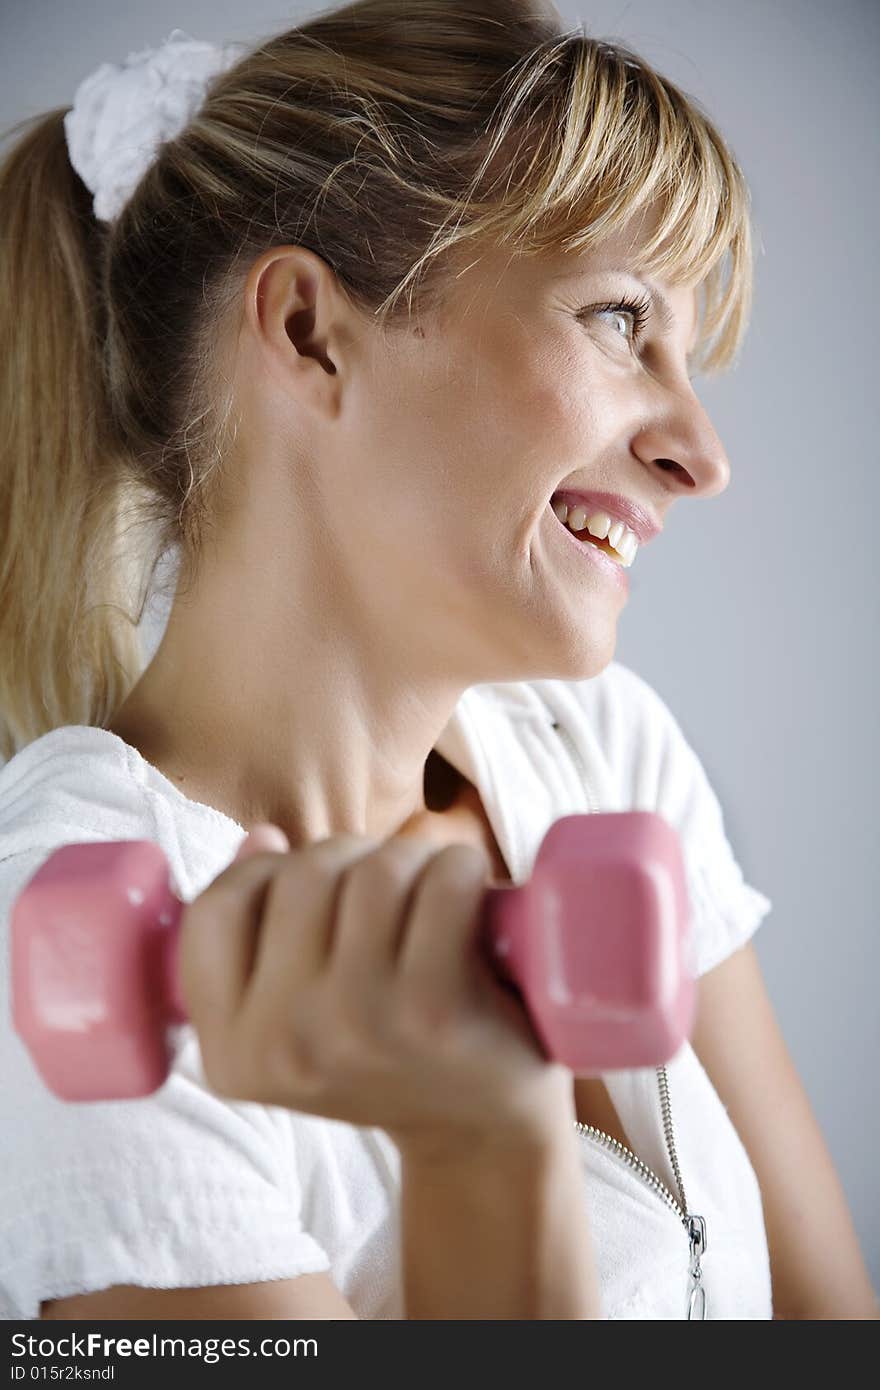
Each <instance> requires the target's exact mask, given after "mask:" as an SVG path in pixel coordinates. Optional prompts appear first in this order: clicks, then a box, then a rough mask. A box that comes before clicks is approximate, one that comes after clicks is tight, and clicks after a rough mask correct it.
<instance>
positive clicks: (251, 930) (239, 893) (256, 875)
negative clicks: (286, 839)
mask: <svg viewBox="0 0 880 1390" xmlns="http://www.w3.org/2000/svg"><path fill="white" fill-rule="evenodd" d="M277 833H278V834H280V833H281V832H277ZM248 838H249V837H246V838H245V840H244V841H243V842H242V844H241V845H240V846H239V850H238V853H237V855H236V857H235V859H234V860H233V861H232V862H231V863H230V864H228V865H227V867H226V868H225V869H224V870H223V871H222V872H221V873H220V874H218V875H217V877H216V878H215V879H214V880H213V882H211V883H209V884H208V886H207V888H205V889H204V890H203V891H202V893H200V894H199V895H198V897H196V898H194V899H193V900H192V902H190V903H187V904H186V905H185V906H184V910H183V913H182V915H181V921H180V936H179V940H178V971H179V975H180V981H181V986H182V989H183V995H184V999H185V1001H186V1003H187V1007H188V1010H189V1012H190V1015H191V1016H192V1018H193V1021H194V1022H195V1023H198V1022H199V1021H200V1020H205V1021H207V1020H208V1019H209V1018H213V1019H216V1020H217V1022H218V1025H219V1026H222V1025H223V1024H224V1023H225V1022H226V1021H227V1020H229V1019H231V1018H232V1017H234V1014H235V1012H236V1010H237V1008H238V1007H239V1004H240V1002H241V998H242V995H243V992H244V990H245V988H246V986H247V981H248V977H249V975H250V973H251V970H252V967H253V961H254V955H255V951H256V946H257V937H258V933H259V926H260V921H261V918H262V914H263V907H264V903H265V899H266V895H267V893H268V889H269V886H270V884H271V882H272V880H273V878H274V877H275V875H276V874H277V872H278V868H279V862H280V860H281V858H282V856H281V855H280V854H279V853H278V852H277V851H275V852H269V851H267V850H266V849H263V850H261V849H260V845H261V844H263V843H265V841H264V840H263V837H262V836H255V837H254V839H253V841H252V842H250V843H248ZM275 843H276V844H278V843H279V842H278V840H277V838H276V840H275Z"/></svg>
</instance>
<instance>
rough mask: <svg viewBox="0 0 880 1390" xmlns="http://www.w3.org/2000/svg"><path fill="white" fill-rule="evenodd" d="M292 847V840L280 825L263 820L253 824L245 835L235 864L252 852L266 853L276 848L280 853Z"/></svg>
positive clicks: (284, 852)
mask: <svg viewBox="0 0 880 1390" xmlns="http://www.w3.org/2000/svg"><path fill="white" fill-rule="evenodd" d="M289 849H290V841H289V840H288V838H287V836H286V835H285V833H284V831H283V830H282V829H281V827H280V826H277V825H273V824H272V823H271V822H269V821H261V822H260V823H259V824H257V825H253V826H251V828H250V830H249V831H248V833H247V835H245V837H244V839H243V840H242V842H241V844H240V845H239V847H238V851H237V853H236V855H235V858H234V859H233V861H232V862H233V864H235V863H237V862H238V861H239V860H240V859H247V858H249V856H250V855H252V854H265V853H267V852H268V851H270V850H274V851H275V852H276V853H278V854H286V853H287V851H288V850H289Z"/></svg>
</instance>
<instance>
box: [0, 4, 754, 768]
mask: <svg viewBox="0 0 880 1390" xmlns="http://www.w3.org/2000/svg"><path fill="white" fill-rule="evenodd" d="M551 10H552V7H547V6H546V5H542V4H540V3H531V4H530V3H522V2H521V3H516V0H482V3H481V2H480V0H468V3H465V0H458V3H456V0H419V4H417V5H413V4H412V3H411V0H355V3H352V4H348V5H344V6H342V7H341V8H338V9H335V10H330V11H326V12H323V13H321V14H318V15H316V16H313V17H311V18H310V19H309V20H308V21H307V22H306V23H303V24H302V25H301V26H300V27H298V28H293V29H290V30H288V31H286V32H285V33H282V34H279V35H277V36H275V37H272V38H269V39H267V40H266V41H265V42H260V43H259V44H258V45H257V46H255V47H254V48H252V49H250V50H249V51H248V52H247V53H246V54H245V55H244V56H243V57H242V58H241V59H240V61H238V62H237V63H236V64H235V66H234V67H232V68H230V69H229V70H227V71H225V72H223V73H222V74H221V75H220V76H219V77H217V78H215V79H214V80H213V82H212V83H211V84H210V86H209V88H208V89H207V92H206V96H205V100H204V103H203V105H202V106H201V109H200V110H199V111H198V113H197V114H196V116H195V117H194V118H193V119H192V120H191V121H190V122H189V124H188V125H187V127H186V128H185V129H184V130H183V131H182V132H181V134H180V135H179V136H178V137H177V138H176V139H174V140H171V141H168V142H167V143H166V144H164V145H163V146H162V147H161V149H160V151H159V152H158V154H157V158H156V160H155V162H154V163H153V164H152V166H151V167H150V168H149V170H148V171H147V173H146V174H145V176H144V177H143V179H142V180H141V182H140V183H139V184H138V186H137V188H136V190H135V192H134V194H133V196H132V197H131V199H130V201H129V202H128V203H127V204H126V206H125V207H124V209H123V211H122V213H121V215H120V216H119V218H118V219H117V220H116V221H115V222H113V223H112V224H105V223H100V222H98V221H96V220H95V218H94V215H93V212H92V200H91V195H90V194H89V192H88V190H87V189H86V188H85V186H84V185H83V183H82V182H81V181H80V179H79V177H78V176H77V175H76V174H75V172H74V171H73V169H72V167H71V164H70V161H69V158H68V154H67V146H66V142H65V133H64V126H63V117H64V114H65V111H66V110H68V109H69V108H67V107H59V108H57V109H55V110H53V111H49V112H47V113H45V114H42V115H40V116H38V117H34V118H31V119H30V120H28V121H23V122H19V124H17V125H16V126H13V127H12V128H11V130H8V131H7V132H6V133H5V136H4V138H6V137H8V136H9V135H11V134H17V133H18V132H20V131H21V130H22V128H26V133H25V134H24V135H23V136H22V138H21V139H20V140H19V141H18V143H17V144H15V145H14V146H13V147H12V149H11V150H10V151H9V152H8V153H7V154H6V155H5V157H4V161H3V163H2V166H0V334H2V341H0V372H2V387H0V390H2V401H0V419H2V421H3V444H2V465H0V517H2V526H3V533H4V543H3V548H2V554H0V755H2V757H3V758H9V757H11V756H12V755H13V753H14V752H17V751H18V749H19V748H21V747H22V746H24V745H25V744H26V743H28V742H30V741H31V740H32V739H34V738H36V737H38V736H39V735H41V734H43V733H47V732H49V730H51V729H53V728H57V727H59V726H61V725H63V724H71V723H79V724H92V725H97V726H99V727H100V726H102V725H106V724H107V723H108V722H109V721H110V719H111V718H112V715H113V713H114V711H115V710H116V708H117V707H118V706H119V704H120V703H121V701H122V700H123V699H124V698H125V696H126V695H127V694H128V692H129V690H130V689H131V687H132V685H133V684H134V683H135V681H136V680H137V679H138V678H139V676H140V674H141V673H142V670H143V665H144V659H143V653H142V651H141V647H140V641H139V635H138V633H137V630H136V629H137V625H138V624H139V623H140V621H141V617H142V615H143V611H144V605H145V603H146V599H147V596H148V592H149V588H150V585H151V583H152V582H153V580H154V577H155V574H156V570H157V567H158V564H159V561H160V559H161V558H162V556H163V555H164V554H165V553H166V552H167V551H168V550H169V548H170V547H175V546H176V547H179V550H180V571H179V576H178V590H179V591H180V589H181V588H182V589H186V587H187V586H188V584H189V582H190V581H191V579H192V577H193V576H194V574H195V573H196V566H197V562H198V556H199V551H200V548H201V546H202V544H203V541H204V536H205V534H206V532H207V531H208V530H209V529H210V527H211V524H212V520H216V515H215V506H216V499H217V495H218V494H217V488H218V483H219V480H220V476H221V473H222V465H223V460H224V457H225V455H226V453H227V451H228V447H229V442H230V439H231V437H233V432H234V428H235V425H234V422H233V420H232V416H233V401H232V399H231V395H230V385H229V380H228V376H227V375H225V374H224V371H223V364H222V363H220V362H219V360H218V352H217V349H216V344H217V343H218V342H220V341H223V335H222V330H223V329H224V327H225V326H228V324H229V323H232V322H234V320H235V316H236V315H240V313H241V303H242V290H243V286H244V282H245V279H246V277H247V273H248V270H249V267H250V266H251V264H252V263H253V261H254V260H255V258H256V257H257V256H258V255H260V253H261V252H263V251H264V250H265V249H266V248H267V247H269V246H271V245H273V244H291V243H292V244H298V245H302V246H305V247H307V248H309V249H310V250H312V251H313V252H314V253H315V254H317V255H319V256H320V257H321V258H322V259H323V260H325V261H326V263H327V264H328V265H329V266H330V268H331V269H332V270H333V271H334V272H335V274H336V275H337V277H338V279H339V282H340V285H341V286H342V287H344V290H345V292H346V293H347V294H348V295H349V296H350V299H351V302H352V304H353V305H354V306H355V307H356V308H357V309H359V310H361V311H363V312H364V313H365V314H368V315H370V316H372V317H373V318H374V319H375V322H376V323H377V325H378V326H379V327H380V328H381V329H382V330H389V331H393V330H394V329H395V328H398V327H406V326H407V324H409V323H410V322H411V317H412V314H413V312H416V313H419V312H420V311H423V310H424V311H430V309H431V308H432V307H433V306H435V305H439V304H442V300H443V292H444V289H446V288H447V287H448V286H449V285H450V283H451V277H452V276H453V275H454V274H455V269H456V267H457V266H459V265H461V264H463V263H464V261H465V260H467V259H468V257H470V260H471V263H474V261H475V260H478V259H479V252H480V250H481V248H487V247H499V246H500V247H507V248H509V250H510V252H511V254H514V255H533V254H540V252H541V251H544V250H547V249H556V250H563V251H579V250H584V249H587V248H589V247H590V246H591V245H593V244H594V243H596V242H597V241H600V240H601V239H602V238H604V237H606V236H608V235H611V234H613V233H614V232H615V231H617V230H619V229H620V228H621V227H623V226H624V224H625V223H627V222H628V221H629V219H630V218H631V217H632V215H633V213H634V212H636V211H637V210H638V209H640V208H647V207H648V205H649V204H650V205H651V206H652V207H653V206H654V205H655V204H656V205H658V206H659V207H660V210H661V216H660V218H659V222H658V225H657V230H656V234H655V235H654V237H653V238H652V239H651V241H650V243H649V244H647V245H646V246H645V247H644V248H643V257H642V260H641V261H640V266H641V268H642V269H643V270H644V271H645V272H646V273H653V274H657V275H659V276H661V277H663V278H665V279H667V280H668V281H669V282H670V283H676V282H687V283H691V282H697V283H698V284H699V288H700V290H701V292H702V293H703V296H704V305H703V310H702V314H701V326H700V335H699V340H698V344H697V347H696V349H695V354H694V360H695V362H697V363H698V364H699V366H700V367H701V369H702V370H703V371H705V372H707V373H709V374H714V373H715V372H717V371H718V370H720V369H722V368H725V367H728V366H730V365H731V364H732V363H733V361H734V359H735V357H736V355H737V353H738V350H739V345H740V342H741V340H742V337H743V335H744V333H745V328H746V323H747V319H748V315H749V309H750V304H751V279H752V259H751V255H752V253H751V236H750V227H749V194H748V189H747V185H746V182H745V179H744V176H743V174H742V172H741V170H740V168H739V165H738V164H737V162H736V160H735V158H734V156H733V154H732V153H731V152H730V150H729V149H728V147H727V146H726V144H725V142H724V140H723V139H722V138H721V136H720V135H719V133H718V132H717V131H716V129H715V127H714V126H713V125H712V123H711V121H710V120H709V118H708V117H707V116H706V115H705V114H704V113H703V111H702V110H701V108H700V107H699V105H698V103H697V102H696V101H694V100H693V99H692V98H690V97H688V96H686V95H684V93H682V92H681V91H680V90H679V89H678V88H677V87H675V86H673V84H672V83H671V82H669V81H667V79H666V78H664V77H662V76H660V75H659V74H658V73H656V72H655V71H654V70H653V69H652V68H651V67H650V66H649V65H648V64H647V63H646V62H645V61H644V60H642V59H641V58H639V57H638V56H637V55H636V54H635V53H633V52H631V51H630V50H629V49H627V48H624V47H622V46H621V45H619V44H616V43H610V42H606V41H603V40H599V39H594V38H590V37H588V36H587V35H586V34H585V33H584V31H583V28H582V26H578V27H577V28H574V29H569V30H565V31H563V30H562V29H561V26H560V21H559V16H558V13H556V12H552V13H551Z"/></svg>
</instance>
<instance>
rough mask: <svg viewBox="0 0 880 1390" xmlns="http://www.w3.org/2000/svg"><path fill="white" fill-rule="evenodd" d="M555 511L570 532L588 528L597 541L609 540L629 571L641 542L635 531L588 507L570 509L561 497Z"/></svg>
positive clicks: (555, 505) (556, 500)
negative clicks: (589, 509) (588, 509)
mask: <svg viewBox="0 0 880 1390" xmlns="http://www.w3.org/2000/svg"><path fill="white" fill-rule="evenodd" d="M553 510H554V512H555V513H556V515H557V516H558V517H559V520H560V521H561V522H562V524H563V525H564V526H567V527H568V529H569V530H570V531H583V530H584V528H585V527H586V529H587V530H588V531H589V533H590V535H591V536H595V537H596V539H597V540H600V541H604V540H607V541H608V544H609V545H613V547H614V549H615V550H616V551H617V554H618V555H619V556H620V563H621V564H622V565H623V567H624V569H629V567H630V565H631V564H632V562H633V560H634V559H635V558H636V551H637V550H638V548H639V541H638V537H637V536H636V533H635V531H633V530H631V528H630V527H629V526H627V525H625V523H624V522H622V521H614V520H613V519H612V518H611V517H610V516H609V515H608V513H607V512H588V511H587V509H586V507H582V506H581V505H580V504H578V505H577V506H575V507H569V506H568V504H567V503H566V502H564V501H563V500H562V498H561V497H557V498H555V500H554V502H553Z"/></svg>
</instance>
